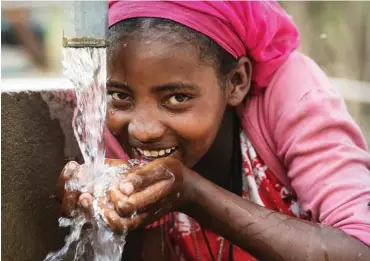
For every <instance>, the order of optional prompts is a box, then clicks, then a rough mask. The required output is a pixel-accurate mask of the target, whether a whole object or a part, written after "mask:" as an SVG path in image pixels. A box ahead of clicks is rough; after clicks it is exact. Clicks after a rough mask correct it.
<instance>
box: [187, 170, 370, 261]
mask: <svg viewBox="0 0 370 261" xmlns="http://www.w3.org/2000/svg"><path fill="white" fill-rule="evenodd" d="M197 179H198V180H197V182H195V183H194V184H196V187H195V188H194V191H193V196H192V198H193V200H192V201H193V202H196V203H194V204H192V205H191V208H190V207H189V208H188V209H184V212H185V213H187V214H188V215H190V216H192V217H193V218H194V219H196V220H197V221H198V222H199V223H200V224H201V225H202V226H205V227H208V228H210V229H211V230H213V231H215V232H216V233H218V234H220V235H222V236H224V237H225V238H227V239H228V240H230V241H231V242H232V243H234V244H235V245H237V246H239V247H240V248H242V249H244V250H246V251H248V252H249V253H250V254H252V255H253V256H255V257H256V258H258V259H260V260H271V261H274V260H285V261H287V260H292V261H293V260H294V261H301V260H302V261H303V260H317V261H320V260H322V261H327V260H336V261H340V260H343V261H344V260H346V261H347V260H356V261H357V260H364V261H365V260H370V249H369V248H368V247H367V246H365V245H364V244H363V243H361V242H360V241H358V240H356V239H355V238H352V237H350V236H348V235H346V234H345V233H343V232H342V231H340V230H339V229H335V228H331V227H328V226H320V225H318V224H316V223H312V222H307V221H303V220H299V219H297V218H293V217H289V216H286V215H283V214H280V213H277V212H274V211H271V210H268V209H266V208H263V207H260V206H258V205H256V204H254V203H251V202H249V201H247V200H245V199H242V198H240V197H238V196H236V195H234V194H232V193H231V192H228V191H226V190H224V189H222V188H220V187H218V186H216V185H214V184H213V183H211V182H210V181H208V180H206V179H204V178H202V177H198V178H197ZM215 199H217V200H215Z"/></svg>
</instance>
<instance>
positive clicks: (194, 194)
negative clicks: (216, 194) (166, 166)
mask: <svg viewBox="0 0 370 261" xmlns="http://www.w3.org/2000/svg"><path fill="white" fill-rule="evenodd" d="M184 174H185V175H184V189H183V196H184V199H185V200H184V205H183V206H182V207H181V209H180V211H181V212H183V213H185V214H187V215H189V216H192V212H194V211H197V210H196V209H198V207H199V199H200V198H202V196H201V194H202V188H203V187H204V185H203V184H204V181H205V179H204V178H203V177H202V176H201V175H199V174H198V173H196V172H195V171H193V170H191V169H186V170H185V173H184Z"/></svg>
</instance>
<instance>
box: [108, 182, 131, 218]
mask: <svg viewBox="0 0 370 261" xmlns="http://www.w3.org/2000/svg"><path fill="white" fill-rule="evenodd" d="M108 198H109V200H110V201H111V202H112V203H113V205H114V209H115V210H116V211H117V212H118V214H119V215H121V216H123V213H121V208H122V207H123V206H124V205H125V203H126V202H127V199H128V197H127V196H126V195H124V194H122V192H121V191H120V190H119V189H118V186H117V185H114V186H113V187H112V188H111V189H110V190H109V191H108ZM133 208H134V206H132V209H133Z"/></svg>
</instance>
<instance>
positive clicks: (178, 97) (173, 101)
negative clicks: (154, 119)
mask: <svg viewBox="0 0 370 261" xmlns="http://www.w3.org/2000/svg"><path fill="white" fill-rule="evenodd" d="M188 100H190V97H189V96H188V95H185V94H175V95H172V96H171V97H170V98H169V99H168V100H167V102H166V103H167V104H169V105H178V104H180V103H183V102H186V101H188Z"/></svg>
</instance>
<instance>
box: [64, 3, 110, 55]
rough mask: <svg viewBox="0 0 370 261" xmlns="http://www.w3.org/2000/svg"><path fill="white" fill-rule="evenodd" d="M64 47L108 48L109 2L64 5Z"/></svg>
mask: <svg viewBox="0 0 370 261" xmlns="http://www.w3.org/2000/svg"><path fill="white" fill-rule="evenodd" d="M64 4H65V5H64V19H65V22H64V30H63V47H72V48H79V47H80V48H81V47H106V46H107V34H108V1H106V0H103V1H102V0H99V1H91V0H90V1H66V2H65V3H64Z"/></svg>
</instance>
